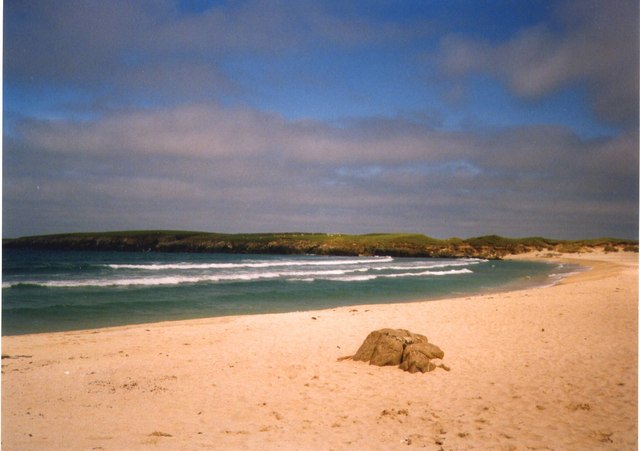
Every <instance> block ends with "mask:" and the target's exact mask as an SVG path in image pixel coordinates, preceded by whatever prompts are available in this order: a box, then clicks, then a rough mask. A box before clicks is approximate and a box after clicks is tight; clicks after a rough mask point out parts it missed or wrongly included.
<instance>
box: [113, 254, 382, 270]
mask: <svg viewBox="0 0 640 451" xmlns="http://www.w3.org/2000/svg"><path fill="white" fill-rule="evenodd" d="M393 260H394V259H393V257H376V258H369V259H352V260H318V261H316V260H314V261H294V260H284V261H283V260H278V261H269V262H245V263H151V264H108V265H105V266H107V267H109V268H112V269H140V270H146V271H162V270H167V269H177V270H188V269H237V268H271V267H283V266H342V265H347V266H348V265H360V264H364V263H387V262H392V261H393Z"/></svg>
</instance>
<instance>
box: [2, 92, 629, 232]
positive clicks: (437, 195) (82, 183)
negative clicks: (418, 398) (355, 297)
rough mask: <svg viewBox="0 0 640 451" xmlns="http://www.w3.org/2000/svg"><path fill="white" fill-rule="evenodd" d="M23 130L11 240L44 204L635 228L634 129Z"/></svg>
mask: <svg viewBox="0 0 640 451" xmlns="http://www.w3.org/2000/svg"><path fill="white" fill-rule="evenodd" d="M17 130H18V131H21V133H19V134H18V135H16V136H15V137H14V138H13V139H12V140H8V141H7V145H6V146H5V161H6V163H5V173H6V176H5V186H7V187H8V188H7V189H5V206H6V207H7V208H8V211H7V214H6V215H5V219H6V227H7V228H8V229H7V232H10V231H11V230H12V227H16V228H17V227H18V226H19V224H14V221H20V222H21V223H23V222H24V221H25V219H24V218H22V217H21V215H27V216H30V217H32V218H33V217H34V216H37V215H38V214H40V213H38V212H41V211H43V210H42V209H40V208H39V206H41V205H46V206H47V207H46V211H50V210H51V206H52V205H55V206H56V207H55V208H56V210H57V211H65V212H67V216H69V217H77V218H89V217H95V216H96V215H97V216H99V217H108V218H109V219H108V224H109V227H108V228H131V227H160V226H163V225H166V226H167V227H168V226H169V225H170V226H171V228H192V229H204V230H219V227H221V226H219V225H217V224H219V223H218V222H216V221H221V222H220V223H221V224H228V225H229V227H230V228H231V225H230V224H231V223H232V222H231V218H234V219H235V220H239V218H241V219H242V221H241V222H242V223H243V224H245V226H244V227H245V229H244V230H245V231H251V230H253V231H257V230H265V228H264V227H267V225H268V227H269V229H270V230H320V231H342V232H367V231H372V230H373V231H375V230H382V229H384V228H385V226H384V225H385V224H386V225H387V226H386V229H387V230H389V227H391V225H393V227H394V228H395V230H400V229H402V230H413V231H424V232H426V233H431V234H433V235H436V236H450V235H458V236H469V235H471V234H477V233H479V229H483V230H484V229H485V228H486V227H489V226H491V227H494V228H493V229H492V230H488V232H489V231H490V232H491V233H503V234H506V235H514V234H524V235H528V234H537V235H540V234H544V235H549V236H557V237H565V236H575V235H574V232H572V230H574V229H575V227H577V226H578V225H580V224H583V223H584V224H590V223H591V224H599V226H598V228H594V229H593V230H591V231H587V232H584V233H587V236H594V235H605V234H608V235H625V236H629V235H631V234H633V231H634V230H636V229H635V227H636V225H634V223H633V220H635V218H637V202H638V199H637V190H636V188H637V183H638V179H637V166H638V155H637V137H636V136H635V135H634V134H628V135H624V136H622V137H619V138H611V139H600V140H592V141H583V140H580V139H578V138H577V137H576V136H575V135H574V134H573V133H571V132H570V131H568V130H566V129H563V128H559V127H522V128H512V129H507V130H481V131H477V132H441V131H437V130H433V129H431V128H429V127H426V126H424V125H423V126H419V125H416V123H414V122H411V121H410V120H405V119H401V118H396V119H386V120H385V119H382V118H377V119H375V120H373V119H372V120H364V121H355V122H352V123H351V125H349V126H346V127H345V126H343V127H334V126H329V125H327V124H323V123H320V122H312V121H307V122H305V123H300V122H295V121H288V120H285V119H283V118H282V117H279V116H277V115H272V114H267V113H262V112H258V111H254V110H250V109H226V108H223V107H220V106H217V105H206V104H200V105H196V106H184V107H180V108H168V109H165V110H161V111H137V112H132V111H128V112H123V113H120V114H113V115H111V116H109V117H105V118H103V119H98V120H95V121H93V122H71V121H66V122H61V121H58V122H56V121H51V122H45V121H39V122H37V121H30V122H28V123H26V122H25V123H23V124H21V125H19V126H18V127H17ZM35 167H39V168H42V169H41V170H37V171H35V170H34V169H33V168H35ZM36 184H39V185H40V186H41V188H42V189H44V190H45V192H48V193H49V195H48V196H44V195H43V194H42V192H37V191H34V189H33V187H34V185H36ZM46 190H48V191H46ZM20 205H22V206H24V205H29V206H30V208H31V210H32V211H33V212H32V213H28V212H27V211H25V210H24V208H22V207H19V206H20ZM14 208H22V210H21V211H20V214H19V215H18V214H17V213H16V212H15V211H14V210H13V209H14ZM106 211H110V212H111V213H112V215H111V216H109V215H107V214H106V213H105V212H106ZM123 212H124V213H123ZM133 212H135V214H134V213H133ZM612 212H613V213H615V214H612ZM145 218H155V219H156V220H158V222H157V223H154V224H142V223H140V222H141V221H144V220H145ZM525 218H526V220H525ZM85 221H87V220H85ZM118 221H120V223H119V222H118ZM30 222H31V223H33V224H37V223H38V221H36V220H35V219H34V220H32V221H30ZM54 222H55V221H54ZM118 224H120V225H118ZM463 224H467V225H466V226H463ZM22 225H24V224H22ZM48 226H49V227H56V225H55V224H54V223H51V224H50V225H48ZM87 227H89V226H87ZM105 227H106V226H105ZM581 227H583V226H581ZM85 228H86V227H85ZM226 230H227V231H233V229H231V230H230V229H226ZM575 230H578V229H575ZM580 230H582V229H580ZM47 231H50V230H47ZM576 233H577V232H576ZM583 236H584V235H583Z"/></svg>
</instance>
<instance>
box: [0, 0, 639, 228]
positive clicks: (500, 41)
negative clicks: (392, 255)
mask: <svg viewBox="0 0 640 451" xmlns="http://www.w3.org/2000/svg"><path fill="white" fill-rule="evenodd" d="M637 20H638V4H637V1H636V0H629V1H626V0H615V1H610V0H577V1H546V0H530V1H519V0H486V1H475V0H447V1H444V0H443V1H440V0H405V1H401V2H399V1H394V0H369V1H342V0H336V1H314V0H309V1H306V0H294V1H284V0H283V1H278V0H264V1H262V0H248V1H231V0H230V1H208V0H192V1H179V0H153V1H146V0H130V1H124V0H123V1H120V0H114V1H103V0H62V1H60V0H29V1H21V0H6V1H5V2H4V61H3V69H4V70H3V100H4V105H3V109H4V120H3V234H4V236H5V237H15V236H24V235H33V234H44V233H57V232H72V231H101V230H127V229H150V228H153V229H185V230H203V231H218V232H267V231H308V232H311V231H313V232H342V233H368V232H401V231H406V232H417V233H424V234H427V235H430V236H434V237H439V238H446V237H452V236H459V237H470V236H478V235H483V234H490V233H496V234H501V235H505V236H512V237H519V236H532V235H542V236H547V237H553V238H593V237H599V236H616V237H632V238H633V237H636V236H637V234H638V22H637Z"/></svg>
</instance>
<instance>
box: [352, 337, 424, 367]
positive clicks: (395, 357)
mask: <svg viewBox="0 0 640 451" xmlns="http://www.w3.org/2000/svg"><path fill="white" fill-rule="evenodd" d="M427 342H428V340H427V337H425V336H424V335H420V334H414V333H411V332H409V331H408V330H405V329H380V330H374V331H373V332H371V333H370V334H369V335H368V336H367V338H366V339H365V340H364V342H363V343H362V345H361V346H360V348H359V349H358V351H357V352H356V353H355V355H354V356H353V360H360V361H364V362H369V363H370V364H371V365H377V366H386V365H399V364H400V362H402V353H403V352H404V348H405V346H407V345H409V344H412V343H427Z"/></svg>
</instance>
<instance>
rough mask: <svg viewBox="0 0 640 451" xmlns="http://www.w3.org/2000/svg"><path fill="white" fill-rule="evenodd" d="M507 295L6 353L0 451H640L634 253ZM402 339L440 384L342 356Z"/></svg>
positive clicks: (596, 255)
mask: <svg viewBox="0 0 640 451" xmlns="http://www.w3.org/2000/svg"><path fill="white" fill-rule="evenodd" d="M517 258H522V259H534V260H536V259H546V260H553V261H561V262H562V261H566V262H571V263H576V262H577V263H580V264H582V265H584V266H585V267H588V268H590V269H589V270H588V271H585V272H580V273H578V274H575V275H572V276H569V277H568V278H566V279H564V280H563V281H561V282H560V283H558V284H556V285H553V286H547V287H539V288H531V289H526V290H520V291H511V292H500V293H493V294H483V295H478V296H465V297H461V298H455V299H443V300H436V301H428V302H411V303H401V304H381V305H358V306H355V307H340V308H335V309H330V310H321V311H312V312H295V313H284V314H264V315H251V316H232V317H219V318H210V319H199V320H189V321H175V322H164V323H154V324H143V325H136V326H125V327H114V328H104V329H96V330H87V331H76V332H63V333H47V334H34V335H21V336H9V337H3V339H2V354H3V359H2V449H6V450H41V449H65V450H76V449H77V450H79V449H98V450H123V449H127V450H135V449H263V450H269V449H314V450H315V449H322V450H324V449H326V450H328V449H336V450H337V449H380V450H387V449H404V448H426V449H434V450H436V449H445V450H449V449H481V450H484V449H505V450H508V449H529V448H532V449H576V450H583V449H616V450H618V449H637V443H638V441H637V437H638V435H637V432H638V429H637V419H638V418H637V415H638V398H637V384H638V371H637V369H638V353H637V350H638V254H637V253H626V252H615V253H604V252H591V253H584V254H566V255H559V254H554V255H547V254H546V253H540V254H535V253H532V254H526V255H520V256H518V257H517ZM385 327H389V328H403V329H408V330H410V331H411V332H416V333H419V334H423V335H426V336H427V337H428V338H429V341H430V342H432V343H435V344H436V345H438V346H439V347H440V348H442V350H444V352H445V357H444V359H443V362H444V363H445V364H446V365H447V367H449V368H450V371H445V370H444V369H441V368H437V369H436V370H435V371H432V372H429V373H424V374H423V373H415V374H410V373H408V372H404V371H401V370H400V369H398V368H397V367H392V366H387V367H377V366H371V365H368V364H367V363H364V362H356V361H353V360H350V359H342V358H343V357H346V356H349V355H352V354H354V353H355V352H356V350H357V349H358V347H359V346H360V344H361V343H362V341H363V340H364V339H365V338H366V336H367V334H368V333H369V332H371V331H373V330H375V329H380V328H385Z"/></svg>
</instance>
